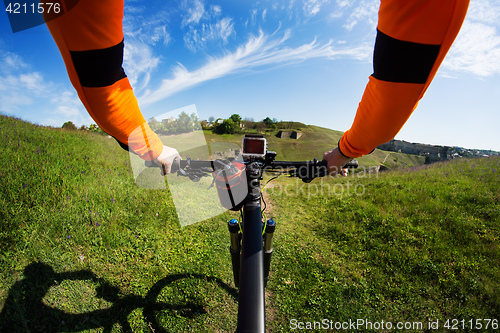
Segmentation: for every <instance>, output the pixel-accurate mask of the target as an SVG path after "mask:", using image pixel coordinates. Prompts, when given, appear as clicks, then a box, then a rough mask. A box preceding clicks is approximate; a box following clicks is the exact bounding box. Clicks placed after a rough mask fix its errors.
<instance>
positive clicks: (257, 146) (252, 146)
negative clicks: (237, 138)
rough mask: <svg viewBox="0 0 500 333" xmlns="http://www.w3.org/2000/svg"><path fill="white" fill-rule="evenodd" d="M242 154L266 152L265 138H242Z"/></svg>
mask: <svg viewBox="0 0 500 333" xmlns="http://www.w3.org/2000/svg"><path fill="white" fill-rule="evenodd" d="M242 148H243V154H250V155H264V154H265V153H266V140H265V139H261V138H244V140H243V147H242Z"/></svg>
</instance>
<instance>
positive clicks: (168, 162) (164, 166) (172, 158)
mask: <svg viewBox="0 0 500 333" xmlns="http://www.w3.org/2000/svg"><path fill="white" fill-rule="evenodd" d="M180 160H181V156H180V155H179V152H178V151H177V149H175V148H172V147H168V146H163V151H162V152H161V154H160V156H158V157H157V158H156V159H154V160H153V162H154V163H155V164H156V165H157V166H159V167H161V173H162V175H163V176H165V175H166V174H167V173H170V171H171V170H172V164H175V163H177V161H180Z"/></svg>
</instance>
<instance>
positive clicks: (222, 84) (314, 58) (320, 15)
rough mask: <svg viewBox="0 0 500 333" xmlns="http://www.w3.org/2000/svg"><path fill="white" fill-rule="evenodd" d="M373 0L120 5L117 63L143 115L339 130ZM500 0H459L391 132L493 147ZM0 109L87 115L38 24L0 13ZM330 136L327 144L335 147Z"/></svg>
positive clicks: (47, 121)
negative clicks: (448, 41)
mask: <svg viewBox="0 0 500 333" xmlns="http://www.w3.org/2000/svg"><path fill="white" fill-rule="evenodd" d="M378 5H379V1H376V0H352V1H348V0H286V1H281V0H280V1H275V0H270V1H267V0H261V1H258V2H254V1H227V0H226V1H208V0H180V1H157V0H151V1H137V0H135V1H127V0H126V1H125V14H124V21H123V22H124V32H125V59H124V68H125V71H126V73H127V75H128V77H129V79H130V81H131V83H132V85H133V87H134V91H135V93H136V95H137V97H138V100H139V105H140V106H141V109H142V112H143V114H144V116H145V118H146V119H149V118H151V117H154V116H157V115H159V114H162V113H165V112H167V111H170V110H174V109H178V108H181V107H183V106H186V105H191V104H195V105H196V107H197V111H198V114H199V116H200V117H201V118H202V119H206V118H208V117H210V116H214V117H223V118H227V117H229V116H230V115H231V114H233V113H238V114H240V115H241V116H242V117H244V118H253V119H255V120H261V119H263V118H265V117H267V116H269V117H271V118H277V119H278V120H293V121H301V122H304V123H307V124H313V125H319V126H323V127H328V128H332V129H336V130H341V131H345V130H347V129H348V128H349V127H350V125H351V124H352V120H353V119H354V115H355V112H356V108H357V105H358V103H359V100H360V98H361V96H362V93H363V90H364V87H365V85H366V83H367V81H368V76H369V75H370V74H371V73H372V63H371V59H372V52H373V45H374V38H375V29H376V24H377V10H378ZM499 29H500V2H499V1H498V0H471V5H470V8H469V13H468V16H467V19H466V21H465V23H464V26H463V27H462V30H461V32H460V35H459V37H458V38H457V40H456V43H455V44H454V46H453V47H452V49H451V50H450V53H449V55H448V57H447V58H446V60H445V62H444V63H443V65H442V67H441V69H440V71H439V72H438V75H437V77H436V78H435V80H434V82H433V83H432V84H431V86H430V88H429V90H428V91H427V93H426V95H425V96H424V98H423V100H422V101H421V102H420V105H419V106H418V108H417V110H416V111H415V112H414V114H413V115H412V117H411V118H410V120H409V121H408V122H407V124H406V125H405V127H404V128H403V129H402V130H401V132H400V133H399V134H398V135H397V136H396V138H397V139H401V140H406V141H410V142H422V143H429V144H440V145H456V146H463V147H467V148H480V149H493V150H498V151H500V135H499V125H500V101H499V98H500V31H499ZM0 112H1V113H4V114H8V115H14V116H16V117H19V118H21V119H23V120H27V121H30V122H33V123H37V124H42V125H51V126H56V127H60V126H61V125H62V124H63V123H64V122H65V121H68V120H71V121H73V122H74V123H75V124H77V125H78V126H80V125H83V124H85V125H89V124H91V123H93V121H92V119H91V118H90V117H89V116H88V114H87V112H86V111H85V109H84V108H83V106H82V105H81V103H80V101H79V100H78V98H77V95H76V93H75V91H74V90H73V88H72V86H71V84H70V82H69V79H68V78H67V74H66V71H65V67H64V64H63V62H62V59H61V56H60V54H59V52H58V50H57V48H56V46H55V43H54V42H53V40H52V38H51V36H50V34H49V32H48V30H47V28H46V27H45V26H38V27H34V28H32V29H29V30H25V31H21V32H17V33H12V30H11V28H10V26H9V22H8V18H7V15H6V13H5V12H2V13H1V14H0ZM335 145H336V142H332V146H335Z"/></svg>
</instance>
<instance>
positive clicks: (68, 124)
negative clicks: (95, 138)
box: [61, 121, 108, 135]
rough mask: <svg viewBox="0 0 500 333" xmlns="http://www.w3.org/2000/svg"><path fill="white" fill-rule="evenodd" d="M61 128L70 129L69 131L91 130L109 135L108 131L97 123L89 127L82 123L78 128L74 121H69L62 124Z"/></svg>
mask: <svg viewBox="0 0 500 333" xmlns="http://www.w3.org/2000/svg"><path fill="white" fill-rule="evenodd" d="M61 128H62V129H65V130H69V131H76V130H80V131H89V132H93V133H97V134H101V135H108V133H106V132H104V131H103V130H102V129H101V128H100V127H99V126H97V125H96V124H91V125H90V126H89V127H87V126H85V125H82V126H80V128H78V127H76V125H75V124H74V123H73V122H72V121H67V122H65V123H64V124H63V125H62V126H61Z"/></svg>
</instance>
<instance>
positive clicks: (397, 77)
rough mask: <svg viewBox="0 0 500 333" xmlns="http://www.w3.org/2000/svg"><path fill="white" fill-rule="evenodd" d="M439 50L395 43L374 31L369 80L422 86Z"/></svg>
mask: <svg viewBox="0 0 500 333" xmlns="http://www.w3.org/2000/svg"><path fill="white" fill-rule="evenodd" d="M440 47H441V46H440V45H429V44H419V43H412V42H406V41H402V40H398V39H395V38H392V37H390V36H388V35H386V34H384V33H383V32H381V31H380V30H377V39H376V41H375V50H374V53H373V70H374V72H373V75H372V76H373V77H375V78H376V79H379V80H383V81H389V82H401V83H425V82H426V81H427V78H428V77H429V73H430V72H431V69H432V66H433V65H434V62H435V61H436V58H437V56H438V53H439V49H440Z"/></svg>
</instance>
